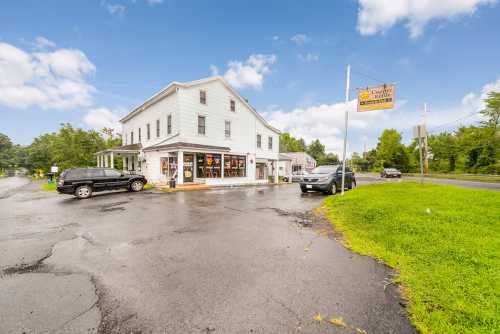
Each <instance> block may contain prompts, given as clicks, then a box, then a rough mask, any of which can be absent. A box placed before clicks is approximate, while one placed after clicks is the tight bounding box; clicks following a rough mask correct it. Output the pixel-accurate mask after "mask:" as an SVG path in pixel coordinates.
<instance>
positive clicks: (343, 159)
mask: <svg viewBox="0 0 500 334" xmlns="http://www.w3.org/2000/svg"><path fill="white" fill-rule="evenodd" d="M350 84H351V65H347V73H346V83H345V131H344V154H343V156H342V190H341V194H342V196H344V188H345V187H344V185H345V162H346V154H347V126H348V124H349V106H348V103H349V86H350Z"/></svg>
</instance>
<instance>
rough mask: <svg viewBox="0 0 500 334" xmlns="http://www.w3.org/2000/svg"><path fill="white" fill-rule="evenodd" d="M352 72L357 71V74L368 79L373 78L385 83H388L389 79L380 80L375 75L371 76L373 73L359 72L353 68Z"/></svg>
mask: <svg viewBox="0 0 500 334" xmlns="http://www.w3.org/2000/svg"><path fill="white" fill-rule="evenodd" d="M352 72H353V73H355V74H357V75H360V76H362V77H365V78H367V79H370V80H372V81H376V82H379V83H383V84H385V83H387V81H384V80H379V79H377V78H375V77H373V76H371V75H368V74H365V73H361V72H358V71H357V70H356V71H354V70H352Z"/></svg>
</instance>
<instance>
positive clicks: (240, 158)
mask: <svg viewBox="0 0 500 334" xmlns="http://www.w3.org/2000/svg"><path fill="white" fill-rule="evenodd" d="M246 162H247V158H246V156H244V155H224V177H245V176H246V171H247V166H246Z"/></svg>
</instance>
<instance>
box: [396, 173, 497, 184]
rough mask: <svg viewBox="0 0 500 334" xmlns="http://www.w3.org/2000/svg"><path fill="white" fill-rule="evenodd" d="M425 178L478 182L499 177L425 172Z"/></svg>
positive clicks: (415, 174)
mask: <svg viewBox="0 0 500 334" xmlns="http://www.w3.org/2000/svg"><path fill="white" fill-rule="evenodd" d="M405 175H406V176H414V177H420V174H418V173H409V174H405ZM424 177H427V178H433V179H451V180H464V181H479V182H500V177H498V176H488V175H461V174H427V175H424Z"/></svg>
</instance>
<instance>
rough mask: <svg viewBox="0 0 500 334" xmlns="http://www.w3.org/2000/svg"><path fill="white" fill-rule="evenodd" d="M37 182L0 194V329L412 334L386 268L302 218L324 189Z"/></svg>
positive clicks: (317, 222)
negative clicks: (72, 189) (92, 186)
mask: <svg viewBox="0 0 500 334" xmlns="http://www.w3.org/2000/svg"><path fill="white" fill-rule="evenodd" d="M37 189H38V184H37V183H30V184H28V185H25V186H23V187H20V188H18V189H17V190H16V191H14V192H9V193H8V194H7V196H3V198H2V199H0V268H1V270H2V278H1V279H0V282H1V284H0V295H1V296H2V298H0V318H1V319H2V321H1V322H0V327H2V328H0V332H2V333H22V332H26V333H35V332H36V333H69V332H71V333H96V332H99V333H131V332H137V333H139V332H141V333H161V334H163V333H356V328H360V329H363V330H366V331H367V332H368V333H414V332H415V331H414V329H413V328H412V326H411V325H410V324H409V321H408V319H407V318H406V316H405V309H404V307H403V306H402V305H404V303H402V302H401V300H400V299H399V295H398V292H397V288H396V287H395V286H394V285H388V286H387V288H386V289H384V286H385V285H386V283H387V282H389V281H390V279H391V277H392V272H391V271H390V270H389V269H388V268H386V267H385V266H384V265H381V264H380V263H377V262H376V261H374V260H372V259H371V258H368V257H363V256H359V255H356V254H353V253H351V252H349V251H348V250H346V249H345V248H344V247H342V246H341V245H340V243H339V242H337V241H335V240H334V238H333V236H332V233H331V229H329V228H328V225H327V224H325V225H322V224H323V223H324V221H323V220H321V219H320V218H314V217H313V216H311V215H310V214H309V210H311V209H312V208H314V207H317V206H319V205H320V204H321V202H322V200H323V199H324V196H323V195H319V194H307V195H301V194H300V191H299V189H298V187H297V185H285V186H275V187H265V186H263V187H247V188H234V189H217V190H210V191H202V192H184V193H156V192H153V191H145V192H142V193H138V194H132V193H127V192H116V193H111V194H103V195H97V196H95V197H93V198H91V199H89V200H83V201H79V200H76V199H74V198H73V197H70V196H64V195H57V194H54V193H49V192H43V191H39V190H37ZM311 224H313V226H314V228H310V227H308V226H309V225H311ZM325 227H326V229H325ZM318 313H320V314H321V315H322V316H323V317H324V318H325V319H328V318H329V317H342V318H343V319H344V322H345V323H346V325H347V328H339V327H336V326H333V325H331V324H328V323H327V321H326V320H325V321H322V322H317V321H315V320H313V318H314V316H315V315H316V314H318Z"/></svg>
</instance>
